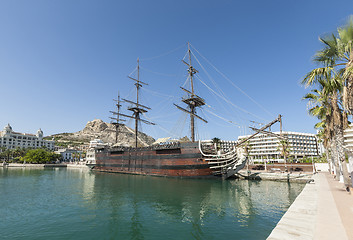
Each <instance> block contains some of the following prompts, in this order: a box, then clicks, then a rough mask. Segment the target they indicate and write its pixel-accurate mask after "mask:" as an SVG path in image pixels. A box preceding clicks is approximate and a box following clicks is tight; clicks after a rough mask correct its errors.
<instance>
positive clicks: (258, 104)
mask: <svg viewBox="0 0 353 240" xmlns="http://www.w3.org/2000/svg"><path fill="white" fill-rule="evenodd" d="M190 45H191V44H190ZM191 47H192V48H193V49H194V50H195V51H196V52H197V53H198V54H199V55H200V56H201V57H202V58H203V59H205V61H207V62H208V64H210V65H211V66H212V67H213V68H214V69H215V70H216V71H217V72H218V73H219V74H220V75H221V76H222V77H224V78H225V79H226V80H227V81H228V82H229V83H230V84H232V85H233V86H234V87H235V88H236V89H238V90H239V91H240V92H241V93H242V94H244V95H245V96H247V97H248V98H249V99H250V100H251V101H252V102H253V103H255V104H256V105H257V106H259V107H260V108H261V109H262V110H264V111H265V112H266V113H267V114H269V115H270V116H271V117H273V116H274V114H273V113H271V112H269V111H268V110H267V109H266V108H265V107H263V106H262V105H261V104H260V103H258V102H257V101H255V100H254V99H253V98H252V97H250V96H249V95H248V94H247V93H246V92H244V91H243V90H242V89H241V88H240V87H238V86H237V85H235V83H234V82H232V81H231V80H230V79H229V78H228V77H227V76H226V75H225V74H223V73H222V72H221V71H220V70H218V68H216V67H215V66H214V65H213V64H212V63H211V62H210V61H209V60H208V59H207V58H206V57H204V56H203V55H202V54H201V53H200V52H199V51H197V49H196V48H195V47H194V46H192V45H191Z"/></svg>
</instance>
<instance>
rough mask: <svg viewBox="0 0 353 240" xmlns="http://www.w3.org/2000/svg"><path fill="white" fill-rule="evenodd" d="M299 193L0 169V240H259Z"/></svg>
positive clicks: (279, 187) (252, 184)
mask: <svg viewBox="0 0 353 240" xmlns="http://www.w3.org/2000/svg"><path fill="white" fill-rule="evenodd" d="M40 187H41V188H40ZM303 187H304V185H302V184H289V183H284V182H270V181H246V180H228V181H221V180H218V179H175V178H164V177H151V176H140V175H124V174H108V173H99V172H96V173H94V172H90V171H83V170H82V169H58V170H26V169H24V170H20V169H18V170H11V169H9V170H0V201H2V203H3V204H2V206H0V211H1V212H3V213H4V214H2V216H6V217H5V218H3V219H2V220H4V221H3V223H4V224H5V226H3V233H2V236H5V239H6V237H8V238H9V239H10V238H11V239H21V238H22V239H23V238H25V239H63V238H68V239H266V237H267V236H268V235H269V234H270V232H271V230H272V229H273V228H274V227H275V225H276V224H277V222H278V221H279V219H280V218H281V217H282V215H283V214H284V212H285V211H286V210H287V208H288V207H289V206H290V204H291V203H292V202H293V201H294V199H295V198H296V196H297V195H298V194H299V193H300V191H301V190H302V189H303ZM3 191H4V192H3ZM5 193H6V197H5ZM23 196H25V198H26V199H27V200H26V201H24V199H23ZM6 205H9V206H6ZM34 219H35V220H34ZM12 223H16V224H12ZM29 223H30V224H29ZM17 226H21V228H18V227H17Z"/></svg>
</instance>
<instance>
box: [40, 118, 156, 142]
mask: <svg viewBox="0 0 353 240" xmlns="http://www.w3.org/2000/svg"><path fill="white" fill-rule="evenodd" d="M46 138H47V139H52V138H54V140H55V144H56V145H59V146H63V147H67V146H68V145H70V146H73V147H74V146H78V145H85V144H89V141H91V140H93V139H97V138H98V139H101V140H103V141H104V142H105V143H111V144H115V126H114V125H113V124H111V123H106V122H104V121H102V120H101V119H94V120H93V121H90V122H88V123H87V124H86V126H85V128H84V129H82V130H81V131H78V132H75V133H59V134H54V135H51V136H48V137H46ZM154 141H155V139H154V138H152V137H150V136H148V135H147V134H145V133H142V132H139V133H138V146H148V145H151V144H152V143H153V142H154ZM117 145H120V146H135V131H134V130H133V129H131V128H129V127H127V126H125V125H123V126H120V127H119V136H118V143H117Z"/></svg>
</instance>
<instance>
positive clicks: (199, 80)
mask: <svg viewBox="0 0 353 240" xmlns="http://www.w3.org/2000/svg"><path fill="white" fill-rule="evenodd" d="M196 77H197V78H198V79H199V81H200V82H201V83H202V84H203V85H205V86H206V87H207V88H208V89H209V90H210V91H212V92H213V93H214V94H216V95H217V96H218V97H220V98H222V99H223V100H224V101H226V102H228V103H229V104H231V105H233V106H234V107H236V108H238V109H239V110H241V111H243V112H245V113H247V114H250V115H252V116H254V117H256V118H258V119H261V120H263V121H267V120H266V119H263V118H261V117H259V116H257V115H255V114H253V113H251V112H249V111H246V110H245V109H243V108H241V107H239V106H237V105H235V104H234V103H232V102H231V101H229V100H228V99H226V98H224V97H223V96H221V95H220V94H218V93H217V92H215V91H214V90H213V89H212V88H210V87H209V86H207V84H206V83H204V82H203V81H202V80H201V79H200V78H199V77H198V76H196Z"/></svg>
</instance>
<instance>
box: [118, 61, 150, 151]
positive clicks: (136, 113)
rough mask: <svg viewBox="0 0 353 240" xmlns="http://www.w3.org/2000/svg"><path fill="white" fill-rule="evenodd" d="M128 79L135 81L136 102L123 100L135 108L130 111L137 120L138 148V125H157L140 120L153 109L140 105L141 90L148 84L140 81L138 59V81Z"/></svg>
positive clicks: (130, 108)
mask: <svg viewBox="0 0 353 240" xmlns="http://www.w3.org/2000/svg"><path fill="white" fill-rule="evenodd" d="M128 78H130V79H131V80H133V81H135V86H136V102H133V101H130V100H126V99H123V100H124V101H125V102H128V103H131V104H133V105H134V106H133V107H129V108H128V110H129V111H132V112H133V113H132V116H129V117H130V118H133V119H135V147H136V148H137V134H138V125H139V122H143V123H147V124H151V125H155V124H154V123H152V122H149V121H146V120H143V119H141V118H140V115H141V114H142V113H146V112H148V111H147V110H150V109H151V108H149V107H146V106H144V105H142V104H140V103H139V90H140V88H141V87H142V85H148V84H147V83H144V82H142V81H140V60H139V59H137V79H135V78H132V77H130V76H128Z"/></svg>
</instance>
